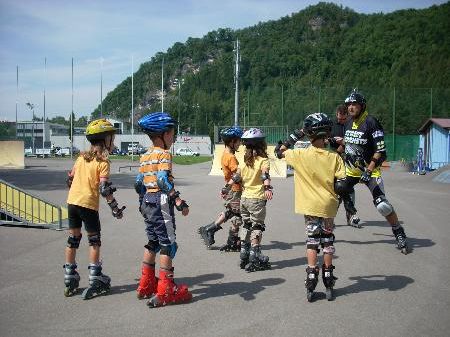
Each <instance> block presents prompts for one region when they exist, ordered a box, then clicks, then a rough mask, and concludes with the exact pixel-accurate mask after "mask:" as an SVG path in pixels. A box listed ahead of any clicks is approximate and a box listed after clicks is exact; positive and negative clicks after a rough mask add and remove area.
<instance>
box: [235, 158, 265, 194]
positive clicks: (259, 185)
mask: <svg viewBox="0 0 450 337" xmlns="http://www.w3.org/2000/svg"><path fill="white" fill-rule="evenodd" d="M239 168H240V170H241V176H242V187H243V192H242V198H253V199H266V198H265V196H264V187H263V182H262V180H261V175H262V169H263V168H266V169H267V170H270V162H269V159H268V158H263V157H256V158H255V162H254V164H253V167H249V166H247V165H246V164H245V163H242V164H239Z"/></svg>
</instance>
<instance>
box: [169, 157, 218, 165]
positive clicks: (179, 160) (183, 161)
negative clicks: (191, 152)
mask: <svg viewBox="0 0 450 337" xmlns="http://www.w3.org/2000/svg"><path fill="white" fill-rule="evenodd" d="M172 159H173V162H174V163H175V164H179V165H191V164H198V163H204V162H207V161H211V159H212V157H211V156H198V157H190V156H173V157H172Z"/></svg>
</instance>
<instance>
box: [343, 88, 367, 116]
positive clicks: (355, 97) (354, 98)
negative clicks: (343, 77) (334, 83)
mask: <svg viewBox="0 0 450 337" xmlns="http://www.w3.org/2000/svg"><path fill="white" fill-rule="evenodd" d="M350 103H358V104H360V105H361V106H362V107H363V108H364V109H362V111H364V110H365V107H366V99H365V98H364V96H363V95H362V94H360V93H359V92H358V90H357V89H356V88H355V89H353V91H352V92H351V93H350V95H348V97H347V98H346V99H345V105H349V104H350Z"/></svg>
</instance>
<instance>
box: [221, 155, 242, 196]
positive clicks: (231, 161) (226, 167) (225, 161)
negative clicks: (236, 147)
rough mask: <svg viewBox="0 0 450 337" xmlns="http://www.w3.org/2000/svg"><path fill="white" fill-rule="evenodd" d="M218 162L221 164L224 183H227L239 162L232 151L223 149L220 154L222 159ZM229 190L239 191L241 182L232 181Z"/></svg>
mask: <svg viewBox="0 0 450 337" xmlns="http://www.w3.org/2000/svg"><path fill="white" fill-rule="evenodd" d="M220 163H221V164H222V171H223V176H224V178H225V183H228V181H230V179H231V176H232V175H233V173H235V172H236V171H237V169H238V166H239V162H238V160H237V159H236V156H235V155H234V154H233V153H230V152H228V151H227V150H226V149H225V151H224V152H223V154H222V160H221V162H220ZM231 190H232V191H241V190H242V186H241V184H236V183H233V185H231Z"/></svg>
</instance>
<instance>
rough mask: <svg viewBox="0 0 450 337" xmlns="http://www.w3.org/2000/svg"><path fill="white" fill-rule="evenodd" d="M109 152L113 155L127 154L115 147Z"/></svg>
mask: <svg viewBox="0 0 450 337" xmlns="http://www.w3.org/2000/svg"><path fill="white" fill-rule="evenodd" d="M111 154H112V155H115V156H126V155H127V153H126V152H125V151H122V150H121V149H119V148H117V147H116V148H114V150H112V151H111Z"/></svg>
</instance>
